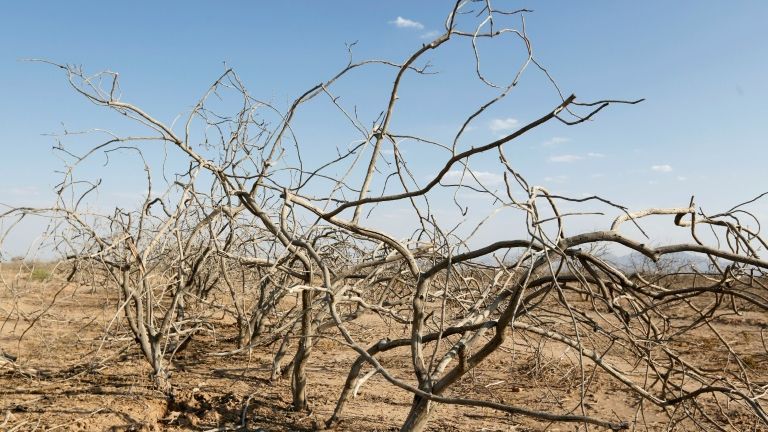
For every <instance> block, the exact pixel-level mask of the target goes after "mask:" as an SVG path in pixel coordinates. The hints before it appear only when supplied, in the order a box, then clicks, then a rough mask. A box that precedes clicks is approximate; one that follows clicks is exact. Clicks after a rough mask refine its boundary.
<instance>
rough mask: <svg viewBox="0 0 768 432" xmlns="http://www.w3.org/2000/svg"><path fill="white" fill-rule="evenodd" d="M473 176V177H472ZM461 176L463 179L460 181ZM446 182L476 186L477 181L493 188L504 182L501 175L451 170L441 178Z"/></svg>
mask: <svg viewBox="0 0 768 432" xmlns="http://www.w3.org/2000/svg"><path fill="white" fill-rule="evenodd" d="M473 175H474V177H473ZM462 176H463V179H462ZM443 179H445V180H446V181H448V182H450V183H459V182H462V183H463V184H476V183H477V182H476V181H475V179H477V181H479V182H480V183H482V184H483V185H485V186H494V185H498V184H501V183H502V182H503V181H504V177H503V176H502V175H501V174H496V173H492V172H488V171H474V170H471V172H470V170H466V171H463V170H451V171H448V172H447V173H446V174H445V177H443Z"/></svg>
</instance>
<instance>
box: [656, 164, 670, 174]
mask: <svg viewBox="0 0 768 432" xmlns="http://www.w3.org/2000/svg"><path fill="white" fill-rule="evenodd" d="M651 171H656V172H665V173H668V172H672V166H671V165H666V164H665V165H652V166H651Z"/></svg>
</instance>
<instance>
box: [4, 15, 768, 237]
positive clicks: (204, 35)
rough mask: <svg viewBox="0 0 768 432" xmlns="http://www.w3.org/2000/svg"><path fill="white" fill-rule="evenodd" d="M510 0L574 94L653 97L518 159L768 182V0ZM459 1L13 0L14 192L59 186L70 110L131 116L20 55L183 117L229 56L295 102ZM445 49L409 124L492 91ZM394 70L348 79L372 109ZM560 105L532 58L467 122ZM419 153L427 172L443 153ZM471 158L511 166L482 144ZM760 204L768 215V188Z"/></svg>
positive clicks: (623, 185) (750, 185) (545, 181)
mask: <svg viewBox="0 0 768 432" xmlns="http://www.w3.org/2000/svg"><path fill="white" fill-rule="evenodd" d="M496 4H497V7H498V6H502V5H504V6H506V7H508V8H510V9H513V8H519V7H527V8H530V9H533V10H534V12H533V13H531V14H528V15H527V18H526V23H527V31H528V35H529V37H530V39H531V41H532V43H533V49H534V54H535V55H536V57H537V59H539V60H540V61H541V62H542V64H544V65H545V66H546V67H547V68H548V69H549V71H550V72H551V73H552V74H553V76H554V77H555V79H556V80H557V82H558V84H559V86H560V87H561V88H562V89H563V91H564V92H566V93H575V94H576V95H577V96H578V97H579V98H580V99H582V100H590V99H591V100H595V99H602V98H625V99H635V98H646V101H645V102H644V103H642V104H639V105H634V106H615V107H614V106H612V107H610V108H609V109H608V110H605V111H603V112H601V113H600V114H599V116H598V117H597V118H596V121H594V122H591V123H589V124H585V125H580V126H577V127H564V126H561V125H557V124H551V125H549V126H546V127H544V128H542V129H540V130H537V131H535V133H532V134H530V135H529V136H526V137H525V138H524V139H522V140H520V142H519V143H517V144H515V145H514V148H513V147H509V150H508V152H510V153H512V154H514V157H515V159H516V160H514V161H512V162H513V164H514V165H515V166H516V167H517V168H518V169H520V171H521V172H522V173H523V174H524V175H525V176H526V177H527V178H528V179H529V180H530V181H531V182H533V183H536V184H542V185H545V186H547V187H549V188H551V189H552V190H554V191H556V192H563V193H568V194H570V195H573V196H580V195H584V194H600V195H603V196H605V197H606V198H609V199H612V200H614V201H617V202H621V203H624V204H627V205H629V206H630V207H632V208H641V207H647V206H656V207H667V206H674V207H678V206H684V205H687V203H688V199H689V198H690V196H691V195H694V194H695V195H696V197H697V203H698V204H699V205H701V206H703V207H704V209H705V210H707V211H708V212H710V213H714V212H718V211H722V210H725V209H727V208H730V207H731V206H732V205H733V204H736V203H739V202H741V201H745V200H747V199H749V198H751V197H753V196H755V195H757V194H759V193H761V192H764V191H765V190H768V182H766V180H768V175H766V172H765V163H766V160H768V147H766V144H768V143H767V142H766V141H767V140H766V136H767V134H766V132H768V120H767V119H768V107H767V105H766V103H765V101H767V100H768V80H766V72H768V45H767V44H766V41H768V26H766V25H765V23H764V21H765V18H766V17H768V3H766V2H763V1H741V2H727V3H726V2H722V1H692V0H689V1H675V2H666V1H645V2H618V1H592V2H571V1H547V2H544V1H530V2H520V1H511V2H502V1H497V2H496ZM449 8H450V3H449V2H437V1H434V2H415V1H411V2H406V1H387V2H374V1H351V0H349V1H338V2H316V1H292V2H269V3H267V2H245V1H238V2H235V1H223V2H215V3H214V2H202V1H185V2H181V1H167V2H148V1H132V2H120V3H117V2H115V3H103V2H102V3H95V2H84V1H74V2H52V1H51V2H41V1H25V2H10V3H7V4H5V5H4V9H3V12H2V14H0V94H2V95H3V101H2V103H1V104H0V124H2V127H0V146H1V147H2V159H0V160H2V165H1V167H2V169H0V203H6V204H10V205H23V204H31V205H45V204H46V203H49V202H50V199H51V196H52V195H51V194H50V192H49V191H50V189H51V188H52V186H53V185H54V184H55V183H56V182H57V181H58V176H57V175H56V174H55V173H54V170H56V169H59V168H60V167H61V164H60V161H59V159H58V158H57V157H56V155H55V154H54V153H53V152H51V150H50V149H51V147H52V145H53V144H54V141H53V139H52V138H51V137H50V136H45V135H44V134H46V133H51V132H61V130H62V124H63V125H65V126H66V128H67V129H68V130H85V129H90V128H95V127H101V128H114V129H117V130H120V129H121V128H123V127H124V126H123V125H124V124H125V123H124V122H123V121H122V119H119V118H116V117H115V116H114V115H109V114H108V113H105V112H103V111H102V110H100V109H98V108H96V107H94V106H92V105H90V104H88V103H87V102H86V101H84V100H83V99H82V98H81V97H79V96H76V95H75V94H74V93H73V92H72V91H71V89H70V88H69V87H68V86H67V84H66V82H65V80H64V77H63V76H62V75H61V74H60V73H59V72H58V71H57V70H55V69H54V68H52V67H49V66H45V65H42V64H39V63H30V62H25V61H22V59H25V58H43V59H49V60H52V61H56V62H62V63H73V64H80V65H83V66H84V67H85V68H86V69H87V70H89V71H93V72H95V71H99V70H102V69H110V70H113V71H117V72H119V73H120V76H121V82H122V87H123V94H124V98H125V99H126V100H128V101H131V102H134V103H136V104H138V105H140V106H142V107H144V108H145V109H146V110H148V111H150V112H152V113H154V115H155V116H156V117H158V118H161V119H164V120H166V121H169V122H170V121H172V119H173V118H174V117H175V116H176V115H178V114H179V113H182V112H184V111H185V110H188V109H189V108H190V107H191V106H192V105H193V104H194V103H195V101H196V99H197V98H198V97H199V96H200V94H201V93H202V92H203V91H204V90H205V89H206V88H207V86H208V85H209V84H210V82H211V81H212V80H213V79H215V78H216V77H217V76H218V74H220V73H221V71H222V70H223V68H224V66H223V62H226V64H227V65H229V66H232V67H234V68H235V69H236V70H237V72H238V73H239V74H240V76H241V78H242V79H243V81H244V82H245V84H246V85H247V86H248V87H249V89H250V90H251V92H252V93H254V94H256V95H258V96H259V97H262V98H264V99H268V100H270V101H274V102H275V103H276V104H278V105H282V106H283V107H284V106H285V105H287V103H288V102H289V101H290V100H291V99H292V98H294V97H296V96H297V95H299V94H300V93H302V92H303V91H304V90H305V89H307V88H308V87H310V86H312V85H314V84H316V83H318V82H319V81H320V80H323V79H327V78H328V77H330V76H332V74H333V73H335V72H336V71H337V70H338V69H339V68H340V67H341V66H343V65H344V63H345V62H346V49H345V43H349V42H354V41H357V42H358V44H357V45H356V47H355V56H356V58H357V59H364V58H371V57H375V58H383V59H389V60H393V61H402V60H403V59H404V58H405V57H406V56H407V55H408V54H409V53H410V52H412V51H413V50H414V49H415V48H417V47H418V46H420V44H422V43H424V42H425V41H427V39H426V38H425V36H427V35H428V34H429V33H430V32H431V31H433V30H439V29H440V28H441V26H442V23H443V21H444V19H445V16H446V14H447V12H448V9H449ZM398 17H401V18H403V19H406V20H409V21H408V22H414V23H415V24H411V25H402V24H403V23H405V21H402V20H401V21H400V24H401V25H400V26H398V25H397V24H398V21H397V19H398ZM506 43H508V44H509V45H503V44H499V45H491V46H489V47H488V50H487V51H484V53H487V57H484V67H485V70H486V71H487V73H488V74H489V76H490V77H492V78H494V79H498V80H504V79H509V77H510V74H511V73H513V72H511V71H512V70H513V69H512V66H514V65H516V64H518V63H519V60H520V53H521V51H520V50H519V44H516V43H514V42H512V40H511V39H507V42H506ZM508 47H512V48H508ZM486 59H487V60H486ZM494 59H495V60H494ZM431 60H433V63H434V68H435V70H437V71H439V72H441V74H440V75H439V76H437V77H433V78H426V77H412V78H409V79H408V80H407V81H406V83H405V84H404V86H403V94H404V95H405V96H404V97H403V100H402V103H401V105H402V106H401V107H400V108H399V109H400V110H401V111H399V112H398V115H396V116H395V119H394V123H393V125H394V127H396V128H397V129H398V130H401V131H408V132H418V133H421V134H424V135H428V136H431V137H434V138H436V139H440V140H447V139H448V138H449V137H450V136H451V134H452V133H454V132H455V131H456V129H457V127H458V125H459V124H460V122H461V120H462V119H463V116H466V115H467V114H468V113H470V112H471V110H472V109H473V108H474V107H475V106H477V105H478V103H479V102H480V101H482V100H484V99H483V98H484V97H485V96H486V93H483V91H484V90H483V89H482V88H481V87H478V86H477V85H474V84H473V85H464V79H465V78H466V77H470V76H471V72H472V68H473V67H474V66H473V64H472V55H471V51H469V50H468V47H466V46H461V45H459V46H457V47H456V48H450V49H448V50H447V51H446V54H444V55H442V56H440V55H438V56H435V57H434V58H433V59H431ZM391 79H392V76H391V73H390V71H386V70H373V71H372V72H371V74H370V75H362V74H361V75H359V76H355V77H354V78H353V79H351V80H350V81H349V82H345V83H342V84H341V85H340V86H339V88H338V91H339V93H341V94H343V95H344V96H345V97H346V98H347V99H345V101H348V103H349V106H352V105H357V106H359V107H360V109H361V112H362V113H363V114H368V117H367V118H368V119H370V120H371V121H372V120H373V117H375V114H376V113H377V112H378V111H380V110H381V109H383V106H384V104H385V102H386V100H385V99H384V98H383V95H385V94H386V90H387V89H386V85H387V84H389V83H390V82H391ZM556 104H557V97H556V94H554V93H553V92H552V89H551V87H549V86H548V85H547V84H546V82H545V80H544V79H543V77H542V76H541V74H537V73H535V72H534V71H529V72H528V73H527V75H526V76H525V77H524V78H523V80H522V81H521V85H520V86H519V88H517V89H516V90H515V92H513V95H512V96H510V97H509V98H508V100H505V102H504V103H503V104H500V105H499V106H498V107H497V108H496V110H495V111H493V112H491V113H489V115H488V116H485V117H483V118H481V119H480V120H478V122H477V123H476V126H477V130H474V131H472V133H471V134H469V135H468V138H469V139H470V140H472V141H476V142H477V143H482V142H486V141H487V140H489V139H492V138H493V137H495V136H497V135H499V134H500V133H503V132H504V131H505V130H506V129H505V127H506V126H509V125H511V124H514V123H515V122H517V124H521V123H524V122H526V121H529V120H532V119H533V118H535V117H537V116H539V115H541V114H543V113H545V112H546V111H547V110H548V109H550V108H551V107H553V106H554V105H556ZM310 114H314V116H312V115H310ZM327 115H328V114H327V111H324V110H322V109H319V108H318V109H314V108H309V109H308V112H307V115H305V117H304V118H302V119H301V121H302V127H303V128H305V130H312V131H313V132H312V136H313V139H314V141H315V142H313V144H312V146H311V148H312V149H314V150H315V151H317V152H319V153H318V154H321V153H322V152H323V151H325V150H324V149H325V147H324V146H326V145H328V146H331V147H330V148H333V146H335V145H337V144H336V143H337V142H343V143H346V142H349V141H350V138H349V137H347V136H340V134H339V133H338V131H337V130H336V129H334V128H330V127H323V126H324V125H325V124H326V122H327V118H326V116H327ZM467 145H471V143H467ZM309 151H310V152H311V151H312V150H309ZM412 151H413V153H411V154H412V155H414V157H417V156H419V153H418V152H419V150H418V149H413V150H412ZM415 163H416V166H417V167H420V168H423V170H424V172H425V174H426V173H428V171H429V169H430V165H429V158H425V161H424V162H423V165H421V162H415ZM112 168H113V170H112V171H111V172H110V173H111V174H112V175H113V176H117V177H118V178H119V179H120V181H117V182H113V183H111V184H110V183H108V184H106V185H105V190H106V193H104V194H103V195H102V197H104V199H105V200H107V201H109V199H110V196H111V197H112V198H111V199H113V200H117V198H116V197H119V196H121V194H123V195H126V194H131V193H135V192H136V189H137V188H140V187H141V185H140V182H137V183H134V182H131V181H129V180H127V178H129V177H130V176H131V173H136V172H137V171H136V170H137V168H138V167H137V166H135V165H131V164H128V163H126V165H125V166H116V167H115V166H113V167H112ZM139 169H140V168H139ZM473 169H475V170H477V171H478V172H488V173H491V174H492V173H493V172H500V171H499V170H498V165H493V164H492V163H491V162H489V161H484V160H479V161H477V163H476V164H475V165H473ZM110 173H108V174H110ZM139 176H140V173H139ZM139 190H140V189H139ZM110 194H111V195H110ZM476 205H482V204H476ZM752 209H753V210H755V211H757V212H758V214H759V215H760V217H761V218H762V219H763V220H765V219H766V214H768V206H766V204H765V203H758V204H756V205H755V206H753V207H752ZM478 212H482V210H479V211H478ZM589 223H590V222H582V224H584V225H585V226H588V225H589ZM31 232H32V231H26V234H25V235H30V233H31ZM25 241H26V242H28V239H26V238H24V237H23V236H21V237H18V238H16V239H14V240H13V241H12V242H10V243H8V244H6V247H11V248H16V249H18V248H19V247H21V245H22V244H24V242H25Z"/></svg>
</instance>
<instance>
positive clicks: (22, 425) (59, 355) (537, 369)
mask: <svg viewBox="0 0 768 432" xmlns="http://www.w3.org/2000/svg"><path fill="white" fill-rule="evenodd" d="M46 276H47V272H46V271H45V270H42V271H41V270H38V271H36V273H34V274H30V273H29V272H28V271H26V270H25V269H23V268H21V267H20V266H19V265H7V264H6V265H3V267H2V277H3V282H4V284H5V287H4V288H3V289H2V290H0V314H2V322H1V323H0V349H2V355H3V357H2V358H1V360H0V361H2V362H1V363H0V430H4V431H24V430H40V431H42V430H80V431H86V430H113V431H128V430H141V431H155V430H170V431H181V430H184V431H187V430H194V431H204V430H234V429H236V428H240V430H270V431H273V430H274V431H278V430H316V429H318V428H321V426H322V425H323V424H324V422H325V420H326V419H327V418H328V417H329V416H330V415H331V413H332V411H333V408H334V406H335V403H336V400H337V398H338V395H339V392H340V391H341V389H342V387H343V385H344V381H345V378H346V375H347V373H348V371H349V367H350V365H351V364H352V362H353V361H354V359H355V357H356V356H355V354H354V353H353V352H352V351H351V350H350V349H348V348H347V347H345V346H344V345H343V344H341V343H340V342H339V341H338V339H336V338H334V337H333V335H332V334H330V335H329V336H328V337H325V338H323V339H321V340H319V341H318V342H317V344H316V346H315V349H314V351H313V353H312V360H311V361H310V368H309V380H310V386H309V398H310V401H311V407H312V412H311V413H310V414H307V413H296V412H292V411H291V409H290V406H291V392H290V383H289V379H290V378H284V379H282V380H277V381H274V382H271V381H270V380H269V377H270V370H271V364H272V357H273V354H274V352H273V351H274V350H275V346H274V345H273V346H271V347H266V348H257V349H254V350H253V351H252V352H251V353H240V354H236V355H229V356H215V355H213V354H214V353H216V352H226V351H231V350H232V349H233V346H234V345H233V342H232V341H233V339H234V338H235V337H236V329H235V327H234V325H233V324H232V323H231V322H228V318H225V317H224V314H221V320H220V322H219V323H218V324H217V325H216V326H215V329H212V331H211V332H208V333H204V334H202V333H201V334H199V335H198V336H196V337H195V338H193V340H192V342H191V343H190V344H189V346H188V347H187V348H186V349H185V350H184V351H183V352H180V353H177V355H176V356H175V357H174V359H173V362H172V367H173V369H172V372H173V375H172V380H173V382H174V383H175V385H176V386H177V387H178V394H179V397H178V398H177V400H176V402H175V403H174V404H172V405H170V406H169V404H168V403H167V402H166V399H165V398H164V397H163V395H162V394H161V393H160V392H158V391H156V390H154V389H153V388H152V383H151V380H150V378H149V373H150V368H149V366H148V364H147V362H146V361H145V360H144V359H143V358H142V356H141V354H140V353H139V351H138V349H137V347H136V344H135V343H134V341H133V340H132V337H131V336H130V332H129V331H128V330H127V328H125V327H124V324H123V323H121V322H120V319H119V318H117V319H116V318H115V317H116V314H115V308H116V297H115V294H114V293H111V292H107V291H105V290H103V289H102V288H100V287H98V286H97V287H90V286H75V285H72V284H69V285H65V284H62V283H60V282H54V281H50V280H45V278H46ZM713 324H714V326H715V328H716V330H717V332H718V333H719V334H720V336H721V337H722V338H724V339H726V340H727V341H728V342H729V343H730V344H731V347H732V348H733V349H734V350H737V351H738V352H741V353H745V355H744V356H743V358H744V359H745V363H747V364H748V365H749V367H751V368H752V369H753V372H755V373H757V374H758V376H760V378H761V379H762V380H763V381H768V356H766V352H767V350H766V349H765V347H764V345H763V344H764V342H765V340H764V339H763V340H761V332H764V331H765V329H766V328H768V316H766V314H765V313H758V312H754V311H752V312H750V311H747V312H745V313H743V314H742V315H735V314H734V315H729V316H724V317H721V318H718V319H717V320H715V321H714V322H713ZM350 328H351V329H353V330H354V331H355V332H356V336H357V337H358V338H359V339H360V340H365V341H367V342H368V343H371V344H372V343H374V342H375V341H377V340H379V339H380V338H382V337H384V336H389V337H392V338H394V337H402V336H406V335H405V333H406V332H407V329H406V328H385V325H384V324H383V323H382V322H381V321H380V320H378V319H377V318H376V317H375V316H373V315H371V316H364V317H362V318H360V319H359V320H357V321H356V325H355V326H350ZM106 330H108V331H106ZM105 334H106V335H108V336H106V337H105V336H104V335H105ZM686 345H687V346H681V347H678V349H680V350H681V351H682V352H685V353H686V354H688V355H689V358H695V359H697V360H699V361H700V362H701V363H700V364H705V365H706V364H711V365H713V366H715V367H717V366H718V365H720V364H721V363H723V362H728V360H729V355H728V353H727V352H723V351H720V350H719V349H718V348H715V347H719V346H720V345H721V344H720V343H719V341H718V340H717V336H716V334H714V333H713V332H712V331H710V330H709V329H697V330H696V331H695V332H693V333H691V337H690V338H689V339H688V340H687V344H686ZM503 348H504V349H503V350H499V351H497V352H496V353H495V354H494V355H493V356H492V357H491V358H490V360H489V361H487V362H485V363H483V365H482V366H481V367H480V368H478V369H477V370H476V371H475V372H474V373H472V374H468V375H467V376H466V377H465V378H464V379H463V380H462V381H461V382H460V383H459V385H457V386H456V387H455V388H454V389H453V391H452V394H454V395H461V396H467V397H470V396H471V397H476V398H482V399H485V400H493V401H498V402H505V403H510V404H516V405H520V406H525V407H530V408H535V409H555V410H561V411H566V410H568V409H569V408H573V407H574V406H575V405H576V403H575V401H576V400H578V398H579V395H580V388H581V386H580V384H581V383H582V382H583V381H582V379H584V380H585V381H584V382H586V383H587V386H586V391H585V399H586V400H587V403H586V404H585V406H586V407H587V408H588V409H590V410H592V411H588V413H589V414H596V415H600V416H601V417H603V418H607V419H611V420H616V419H622V420H628V421H630V422H631V423H632V427H635V428H636V429H637V430H665V429H667V428H668V427H670V425H669V424H668V420H667V419H666V417H662V416H660V415H659V412H658V411H657V410H654V409H653V408H651V407H650V406H649V405H647V404H646V405H645V411H644V415H638V409H637V408H638V402H639V401H638V399H637V398H636V397H634V396H629V395H628V394H627V393H625V391H624V390H623V389H622V388H621V387H620V386H618V385H617V383H616V382H615V381H614V380H609V379H607V378H606V376H604V374H603V373H602V372H600V371H597V370H595V369H594V368H593V365H591V364H585V370H586V371H587V375H586V376H585V377H583V378H582V375H581V372H580V368H579V367H578V358H577V356H575V355H574V353H573V351H571V350H565V349H564V348H563V347H559V346H557V345H552V344H549V345H537V344H535V343H533V341H531V340H528V339H523V338H520V337H514V338H510V339H509V342H507V343H506V344H505V346H504V347H503ZM534 354H538V355H534ZM14 360H15V361H14ZM381 360H382V364H383V365H384V366H386V367H387V368H389V369H390V370H392V371H393V372H394V373H395V374H396V375H398V376H399V377H401V378H408V372H407V371H408V370H409V364H408V362H409V353H408V351H407V347H406V348H402V349H401V350H399V351H398V350H393V351H391V352H389V353H386V355H383V356H382V357H381ZM610 360H612V361H614V362H620V359H615V358H614V359H610ZM638 373H642V371H638ZM410 401H411V396H410V395H409V394H407V393H406V392H404V391H402V390H400V389H397V388H395V387H393V386H391V385H389V384H388V383H387V382H386V381H384V380H383V379H382V378H381V377H379V376H378V375H375V376H373V377H372V378H371V379H370V380H369V381H368V382H366V383H365V384H364V385H363V386H362V388H361V389H360V392H359V393H358V395H357V396H356V397H355V398H353V399H351V400H350V402H349V404H348V406H347V408H346V410H345V412H344V415H343V419H342V422H341V423H340V424H339V425H338V427H337V428H336V429H337V430H344V431H346V430H349V431H364V430H371V431H373V430H380V431H383V430H398V428H399V426H400V425H401V424H402V421H403V419H404V418H405V416H406V414H407V412H408V408H409V406H410ZM713 403H714V401H713ZM723 409H724V410H730V409H731V408H730V407H729V406H727V405H724V406H723ZM436 410H437V411H436V414H435V415H433V417H432V420H431V421H430V430H440V431H443V430H444V431H459V430H461V431H465V430H467V431H469V430H472V431H475V430H486V431H528V430H545V429H546V430H550V431H556V430H575V429H579V426H575V425H567V424H549V425H548V424H545V423H542V422H537V421H533V420H530V419H528V418H525V417H521V416H512V415H505V414H499V413H498V412H494V411H490V410H487V409H480V408H467V407H457V406H446V405H438V406H437V407H436ZM726 412H727V411H726ZM734 412H735V411H734ZM728 414H729V415H731V421H732V422H734V423H733V424H732V428H733V430H768V429H766V428H763V429H760V426H756V422H755V419H754V417H751V416H749V415H748V414H743V413H736V414H735V415H734V414H733V413H731V412H728ZM740 422H741V423H740ZM581 428H582V429H583V426H582V427H581ZM755 428H757V429H755ZM590 429H593V430H594V429H598V428H595V427H594V426H593V427H591V428H590ZM686 429H687V427H686V426H685V424H681V425H678V426H677V430H686Z"/></svg>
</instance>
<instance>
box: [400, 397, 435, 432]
mask: <svg viewBox="0 0 768 432" xmlns="http://www.w3.org/2000/svg"><path fill="white" fill-rule="evenodd" d="M431 408H432V404H431V402H430V401H429V399H424V398H422V397H421V396H418V395H414V396H413V403H412V404H411V411H410V412H409V413H408V417H406V419H405V423H403V426H402V427H401V428H400V432H421V431H423V430H424V429H425V428H426V427H427V423H428V422H429V415H430V413H431Z"/></svg>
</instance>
